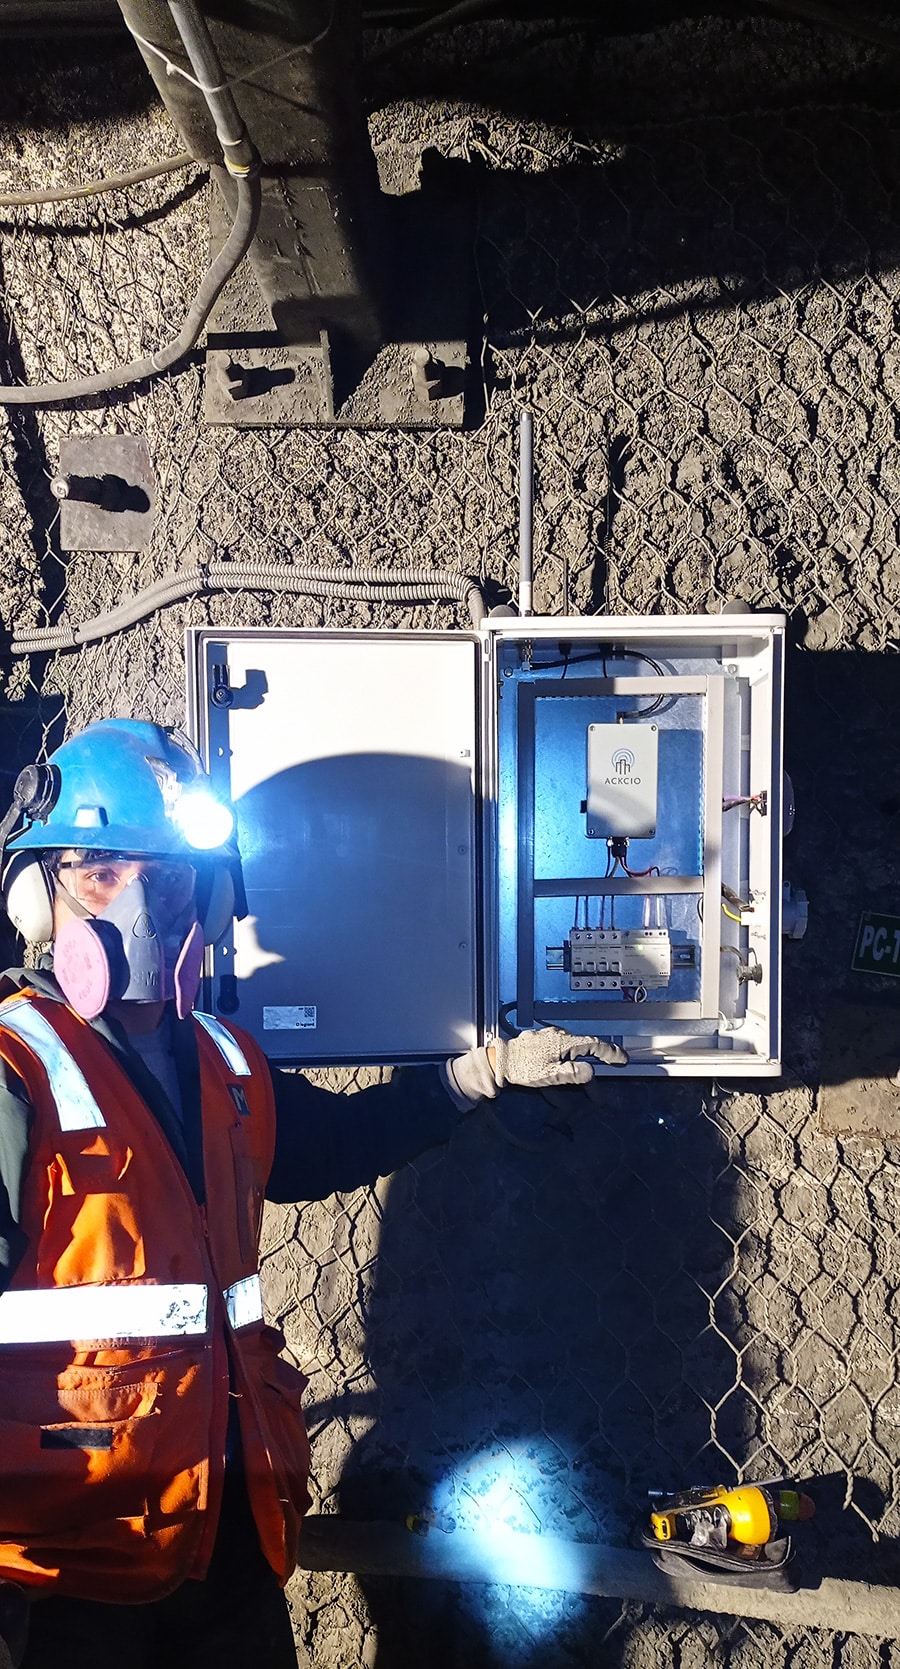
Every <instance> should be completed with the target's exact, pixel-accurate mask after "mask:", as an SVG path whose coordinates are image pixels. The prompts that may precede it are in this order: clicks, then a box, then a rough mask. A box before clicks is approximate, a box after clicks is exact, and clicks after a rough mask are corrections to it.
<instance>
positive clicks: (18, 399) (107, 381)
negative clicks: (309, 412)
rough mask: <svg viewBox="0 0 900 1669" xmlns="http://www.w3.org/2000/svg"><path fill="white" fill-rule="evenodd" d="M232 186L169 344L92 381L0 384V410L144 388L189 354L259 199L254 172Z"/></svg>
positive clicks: (239, 255)
mask: <svg viewBox="0 0 900 1669" xmlns="http://www.w3.org/2000/svg"><path fill="white" fill-rule="evenodd" d="M234 183H235V185H236V186H237V194H238V200H237V208H236V210H235V216H234V223H233V225H232V228H231V231H230V232H229V234H228V237H227V239H226V240H225V243H224V244H223V245H222V248H221V249H220V250H219V253H218V255H217V256H216V258H215V260H214V261H212V262H211V264H210V265H209V266H208V267H207V269H206V272H205V273H204V275H203V278H202V280H201V283H200V288H199V289H198V291H197V294H196V296H195V297H194V300H193V303H192V305H191V308H190V311H189V312H188V315H187V318H186V319H185V321H184V324H183V325H182V327H181V330H180V331H179V333H178V335H177V336H176V337H175V339H174V341H172V342H169V343H167V345H166V346H165V347H163V348H159V349H158V350H157V351H156V353H153V354H149V355H148V356H147V358H146V359H134V360H132V361H131V362H130V364H128V365H120V366H118V367H117V368H116V369H115V370H113V371H101V372H100V373H99V374H98V375H97V376H93V377H74V378H73V379H72V380H71V381H70V382H45V383H38V384H37V385H36V386H35V387H33V388H29V387H27V386H26V385H22V386H21V387H14V386H10V385H9V384H7V383H0V406H46V405H57V404H59V403H60V402H61V401H64V400H81V399H85V398H86V397H87V396H88V395H90V394H106V393H108V392H109V391H110V390H111V389H114V388H127V387H128V386H129V384H130V383H136V382H144V381H145V379H146V378H147V377H153V376H157V375H158V374H159V372H160V371H168V370H170V369H171V367H172V366H173V365H176V364H177V363H178V361H179V360H180V359H183V358H184V356H185V354H188V353H190V351H191V349H192V347H193V346H194V344H195V343H196V341H197V339H198V337H199V335H200V332H201V331H202V329H203V326H204V325H205V323H206V321H207V319H208V318H209V315H210V313H211V312H212V310H213V307H214V305H215V302H216V300H217V299H218V297H219V295H220V293H221V291H222V290H223V289H224V287H225V285H226V284H227V283H228V280H229V278H230V277H231V275H232V273H233V272H234V271H235V270H236V268H237V267H238V266H239V265H240V263H241V261H242V260H243V259H244V256H245V255H246V253H247V250H248V249H249V248H250V245H251V243H252V242H253V238H254V235H255V233H256V226H257V222H258V220H259V209H260V202H261V198H262V192H261V188H260V183H259V170H258V169H254V170H253V172H252V173H250V174H245V175H235V176H234Z"/></svg>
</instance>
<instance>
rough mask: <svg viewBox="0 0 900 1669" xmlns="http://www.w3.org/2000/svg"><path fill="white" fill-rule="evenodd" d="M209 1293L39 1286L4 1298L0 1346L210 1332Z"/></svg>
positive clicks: (192, 1288)
mask: <svg viewBox="0 0 900 1669" xmlns="http://www.w3.org/2000/svg"><path fill="white" fill-rule="evenodd" d="M208 1298H209V1293H208V1289H207V1288H206V1287H205V1286H201V1285H199V1284H198V1283H184V1284H182V1285H179V1286H165V1285H161V1286H143V1285H142V1286H136V1285H135V1286H118V1287H101V1286H83V1287H39V1288H37V1289H34V1290H31V1291H16V1292H4V1293H0V1344H59V1343H62V1342H63V1341H65V1340H72V1339H78V1340H79V1341H80V1340H83V1339H157V1338H158V1339H167V1338H172V1337H173V1336H176V1335H180V1336H184V1335H185V1334H192V1333H205V1332H206V1328H207V1310H208V1307H209V1306H208Z"/></svg>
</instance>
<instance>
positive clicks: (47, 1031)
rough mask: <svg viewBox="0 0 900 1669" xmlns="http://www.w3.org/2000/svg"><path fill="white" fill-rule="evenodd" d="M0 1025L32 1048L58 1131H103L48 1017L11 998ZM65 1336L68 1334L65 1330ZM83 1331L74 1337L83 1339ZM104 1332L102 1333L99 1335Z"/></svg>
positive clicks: (24, 1000) (24, 999)
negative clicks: (46, 1081)
mask: <svg viewBox="0 0 900 1669" xmlns="http://www.w3.org/2000/svg"><path fill="white" fill-rule="evenodd" d="M0 1026H2V1027H5V1029H6V1030H7V1031H10V1032H13V1033H14V1034H15V1036H16V1037H19V1038H21V1039H22V1042H23V1043H27V1044H28V1047H29V1048H30V1049H33V1050H34V1053H35V1054H36V1055H37V1058H38V1060H39V1061H40V1063H41V1065H42V1067H43V1068H44V1071H45V1072H46V1074H47V1077H48V1079H49V1080H50V1094H51V1095H52V1096H53V1099H54V1101H55V1103H56V1111H57V1113H58V1115H59V1127H60V1129H61V1130H103V1129H105V1127H106V1120H105V1118H104V1117H103V1114H102V1113H101V1111H100V1108H99V1107H98V1106H97V1103H96V1101H95V1100H94V1097H93V1096H92V1094H91V1092H90V1090H89V1089H88V1086H87V1083H86V1082H85V1078H84V1074H83V1073H82V1071H81V1068H80V1067H79V1066H77V1065H76V1063H75V1061H74V1060H73V1059H72V1056H71V1055H70V1054H69V1051H68V1049H67V1048H66V1046H65V1044H64V1043H63V1042H62V1041H61V1040H60V1038H59V1037H57V1035H56V1032H55V1031H54V1030H53V1027H52V1026H51V1024H50V1022H49V1020H45V1018H44V1016H43V1014H39V1013H38V1011H37V1009H36V1008H33V1007H32V1005H31V1003H30V1002H29V1000H28V998H27V997H14V998H12V999H11V1000H10V1001H9V1002H6V1003H4V1004H3V1007H2V1008H0ZM64 1336H65V1337H66V1338H67V1339H68V1338H70V1337H71V1336H72V1335H71V1334H69V1333H66V1334H65V1335H64ZM87 1336H88V1335H87V1334H79V1335H78V1337H80V1338H86V1337H87ZM107 1336H108V1335H106V1334H104V1335H103V1337H104V1338H105V1337H107Z"/></svg>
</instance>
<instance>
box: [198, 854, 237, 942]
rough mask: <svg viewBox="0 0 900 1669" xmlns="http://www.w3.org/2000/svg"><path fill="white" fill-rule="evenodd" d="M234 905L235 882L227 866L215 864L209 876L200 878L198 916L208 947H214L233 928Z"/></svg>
mask: <svg viewBox="0 0 900 1669" xmlns="http://www.w3.org/2000/svg"><path fill="white" fill-rule="evenodd" d="M234 903H235V898H234V881H233V880H232V877H231V870H230V869H229V868H228V866H227V864H224V863H216V864H213V865H212V866H211V869H210V872H209V874H208V876H204V877H203V879H202V880H201V879H200V878H199V877H198V886H197V915H198V917H199V920H200V926H201V928H202V929H203V937H204V939H205V941H206V943H207V944H208V945H214V944H215V943H216V941H217V940H218V939H221V937H222V934H223V933H225V932H227V930H228V928H229V927H230V926H231V921H232V917H233V916H234Z"/></svg>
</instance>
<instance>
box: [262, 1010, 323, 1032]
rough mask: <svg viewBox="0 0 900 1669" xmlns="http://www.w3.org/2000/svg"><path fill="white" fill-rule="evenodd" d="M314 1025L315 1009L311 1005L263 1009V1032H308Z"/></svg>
mask: <svg viewBox="0 0 900 1669" xmlns="http://www.w3.org/2000/svg"><path fill="white" fill-rule="evenodd" d="M315 1025H316V1008H315V1005H314V1004H313V1003H295V1004H292V1005H291V1006H285V1007H280V1006H279V1007H278V1008H264V1009H263V1031H267V1032H281V1031H309V1030H312V1029H314V1028H315Z"/></svg>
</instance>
